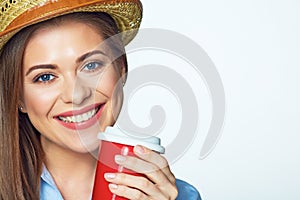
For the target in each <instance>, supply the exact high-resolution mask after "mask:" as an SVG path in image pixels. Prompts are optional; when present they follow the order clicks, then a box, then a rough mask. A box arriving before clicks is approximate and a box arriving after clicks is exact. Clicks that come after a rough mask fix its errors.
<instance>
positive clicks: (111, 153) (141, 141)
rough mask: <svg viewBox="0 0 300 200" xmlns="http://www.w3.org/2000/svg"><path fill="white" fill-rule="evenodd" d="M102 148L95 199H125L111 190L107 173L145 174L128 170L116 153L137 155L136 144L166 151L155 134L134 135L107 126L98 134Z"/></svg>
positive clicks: (99, 157)
mask: <svg viewBox="0 0 300 200" xmlns="http://www.w3.org/2000/svg"><path fill="white" fill-rule="evenodd" d="M98 139H99V140H100V148H99V154H98V162H97V169H96V175H95V181H94V188H93V194H92V199H93V200H125V199H126V198H123V197H119V196H116V195H114V194H113V193H111V192H110V190H109V188H108V184H109V182H107V181H106V180H105V179H104V174H105V173H114V172H123V173H127V174H132V175H135V176H144V175H143V174H139V173H136V172H134V171H131V170H128V169H126V168H124V167H123V166H121V165H118V164H117V163H116V162H115V159H114V158H115V155H128V156H135V154H134V153H133V148H134V146H136V145H142V146H145V147H147V148H149V149H151V150H153V151H156V152H158V153H164V151H165V149H164V147H162V146H161V145H160V139H159V138H158V137H154V136H143V137H142V136H141V137H136V136H135V137H133V136H130V135H128V134H126V133H125V132H124V131H122V130H120V129H119V128H116V127H110V126H109V127H107V128H106V129H105V132H100V133H99V134H98Z"/></svg>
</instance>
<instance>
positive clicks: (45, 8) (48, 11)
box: [0, 0, 142, 49]
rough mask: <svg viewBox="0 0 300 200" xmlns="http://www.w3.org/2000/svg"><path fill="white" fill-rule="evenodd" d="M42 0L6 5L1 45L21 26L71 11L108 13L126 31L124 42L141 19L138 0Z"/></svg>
mask: <svg viewBox="0 0 300 200" xmlns="http://www.w3.org/2000/svg"><path fill="white" fill-rule="evenodd" d="M43 2H44V3H42V2H41V1H38V0H36V1H32V0H30V3H31V4H32V5H31V6H30V5H29V6H28V5H27V6H24V5H23V6H22V5H19V4H22V3H20V2H17V3H15V5H12V4H11V5H9V6H6V7H8V8H6V10H4V12H10V14H7V13H3V12H2V13H1V15H0V21H1V25H0V30H1V32H0V49H2V47H3V46H4V45H5V43H7V41H8V40H9V39H10V38H12V37H13V36H14V35H15V34H16V33H17V32H18V31H20V30H21V29H23V28H25V27H27V26H30V25H33V24H36V23H39V22H42V21H45V20H48V19H51V18H54V17H58V16H62V15H65V14H69V13H74V12H105V13H107V14H109V15H110V16H111V17H112V18H113V19H114V20H115V22H116V24H117V26H118V28H119V30H120V31H121V32H124V34H122V40H123V43H124V45H126V44H128V43H129V42H130V41H131V40H132V39H133V38H134V37H135V35H136V34H137V31H138V28H139V26H140V23H141V20H142V5H141V3H140V1H139V0H114V1H112V0H89V1H83V0H69V1H68V0H55V1H48V2H46V3H45V0H44V1H43ZM17 4H18V5H17ZM27 4H28V2H27ZM2 8H3V7H2ZM0 9H1V7H0ZM2 11H3V9H2Z"/></svg>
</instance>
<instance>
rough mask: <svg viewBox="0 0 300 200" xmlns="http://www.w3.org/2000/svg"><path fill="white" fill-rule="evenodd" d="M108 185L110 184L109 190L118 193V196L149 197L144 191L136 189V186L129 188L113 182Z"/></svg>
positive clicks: (141, 198)
mask: <svg viewBox="0 0 300 200" xmlns="http://www.w3.org/2000/svg"><path fill="white" fill-rule="evenodd" d="M108 186H109V190H110V191H111V192H112V193H113V194H116V195H117V196H120V197H125V198H127V199H132V200H144V199H145V200H146V199H148V198H147V196H146V195H145V194H144V193H143V192H141V191H140V190H137V189H134V188H129V187H126V186H124V185H116V184H113V183H110V184H109V185H108Z"/></svg>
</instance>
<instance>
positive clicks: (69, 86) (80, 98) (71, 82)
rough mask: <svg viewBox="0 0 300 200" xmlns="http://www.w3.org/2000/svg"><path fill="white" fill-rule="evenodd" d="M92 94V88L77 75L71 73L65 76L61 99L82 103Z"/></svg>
mask: <svg viewBox="0 0 300 200" xmlns="http://www.w3.org/2000/svg"><path fill="white" fill-rule="evenodd" d="M91 96H92V90H91V88H89V87H88V86H87V85H86V84H84V81H83V80H81V79H80V78H79V77H77V76H73V75H69V76H67V77H65V78H64V85H63V90H62V93H61V99H62V101H63V102H64V103H72V104H75V105H80V104H82V103H84V102H85V101H86V100H88V99H89V98H90V97H91Z"/></svg>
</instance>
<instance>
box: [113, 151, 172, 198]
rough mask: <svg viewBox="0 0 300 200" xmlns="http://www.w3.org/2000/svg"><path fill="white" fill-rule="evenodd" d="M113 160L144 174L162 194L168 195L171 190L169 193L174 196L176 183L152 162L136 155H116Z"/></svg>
mask: <svg viewBox="0 0 300 200" xmlns="http://www.w3.org/2000/svg"><path fill="white" fill-rule="evenodd" d="M115 161H116V163H117V164H119V165H122V166H124V167H126V168H127V169H130V170H133V171H135V172H138V173H141V174H145V175H146V176H147V177H148V178H149V179H150V180H151V181H152V182H153V183H154V184H156V187H158V188H159V190H160V191H161V192H163V193H164V194H167V195H168V194H169V193H170V192H171V195H172V196H175V194H176V193H177V188H176V184H175V183H173V182H171V181H170V180H169V179H168V177H167V176H166V175H165V174H164V173H163V172H162V171H161V170H160V169H159V168H158V167H157V166H156V165H154V164H153V163H149V162H147V161H144V160H141V159H139V158H136V157H132V156H121V155H116V156H115Z"/></svg>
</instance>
